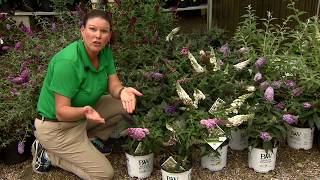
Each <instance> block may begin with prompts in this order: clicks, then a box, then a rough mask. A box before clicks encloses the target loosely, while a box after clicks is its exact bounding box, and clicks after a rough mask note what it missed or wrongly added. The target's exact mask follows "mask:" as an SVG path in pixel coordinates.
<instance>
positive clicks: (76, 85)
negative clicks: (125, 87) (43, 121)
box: [37, 40, 116, 119]
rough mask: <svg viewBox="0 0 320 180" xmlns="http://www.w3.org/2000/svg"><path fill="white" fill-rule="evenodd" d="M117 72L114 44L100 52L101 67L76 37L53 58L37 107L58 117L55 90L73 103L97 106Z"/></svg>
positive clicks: (73, 105)
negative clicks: (112, 49) (111, 78)
mask: <svg viewBox="0 0 320 180" xmlns="http://www.w3.org/2000/svg"><path fill="white" fill-rule="evenodd" d="M115 73H116V71H115V66H114V61H113V57H112V52H111V49H110V48H104V49H103V50H102V51H101V52H100V54H99V69H98V70H97V69H96V68H95V67H94V66H93V65H92V64H91V61H90V59H89V57H88V55H87V52H86V50H85V47H84V44H83V41H82V40H78V41H75V42H73V43H72V44H70V45H69V46H67V47H66V48H64V49H62V50H61V51H60V52H58V53H57V54H56V55H55V56H54V57H53V58H52V59H51V61H50V63H49V66H48V71H47V74H46V77H45V79H44V82H43V86H42V89H41V92H40V96H39V101H38V105H37V110H38V112H39V113H40V114H41V115H42V116H44V117H46V118H48V119H56V108H55V107H56V103H55V93H57V94H60V95H63V96H65V97H68V98H70V99H71V106H72V107H83V106H86V105H90V106H94V105H95V104H96V103H97V101H98V100H99V99H100V97H101V96H102V95H105V94H106V93H107V90H108V76H109V75H112V74H115Z"/></svg>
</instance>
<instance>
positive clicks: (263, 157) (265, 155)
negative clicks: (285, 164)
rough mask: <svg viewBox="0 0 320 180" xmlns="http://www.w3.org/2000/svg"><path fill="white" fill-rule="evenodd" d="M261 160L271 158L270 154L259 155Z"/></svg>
mask: <svg viewBox="0 0 320 180" xmlns="http://www.w3.org/2000/svg"><path fill="white" fill-rule="evenodd" d="M260 158H261V159H269V158H271V154H268V153H267V154H261V157H260Z"/></svg>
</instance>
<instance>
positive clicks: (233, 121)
mask: <svg viewBox="0 0 320 180" xmlns="http://www.w3.org/2000/svg"><path fill="white" fill-rule="evenodd" d="M252 118H254V114H246V115H236V116H233V117H232V118H228V121H229V123H227V126H228V127H231V126H234V127H237V126H239V125H240V124H242V123H243V122H245V121H248V120H250V119H252Z"/></svg>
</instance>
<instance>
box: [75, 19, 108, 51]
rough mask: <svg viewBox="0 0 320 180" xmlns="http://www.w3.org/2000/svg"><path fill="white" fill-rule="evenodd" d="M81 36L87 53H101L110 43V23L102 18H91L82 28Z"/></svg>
mask: <svg viewBox="0 0 320 180" xmlns="http://www.w3.org/2000/svg"><path fill="white" fill-rule="evenodd" d="M81 35H82V38H83V41H84V44H85V46H86V49H87V51H90V52H92V53H99V52H100V51H101V50H102V49H103V48H104V47H105V46H106V45H107V44H108V43H109V41H110V38H111V27H110V23H109V22H108V21H106V20H105V19H103V18H101V17H95V18H90V19H88V20H87V24H86V26H82V27H81ZM90 52H89V53H90Z"/></svg>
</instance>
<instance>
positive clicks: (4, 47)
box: [1, 46, 10, 51]
mask: <svg viewBox="0 0 320 180" xmlns="http://www.w3.org/2000/svg"><path fill="white" fill-rule="evenodd" d="M1 49H2V50H3V51H8V50H9V49H10V46H2V48H1Z"/></svg>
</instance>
